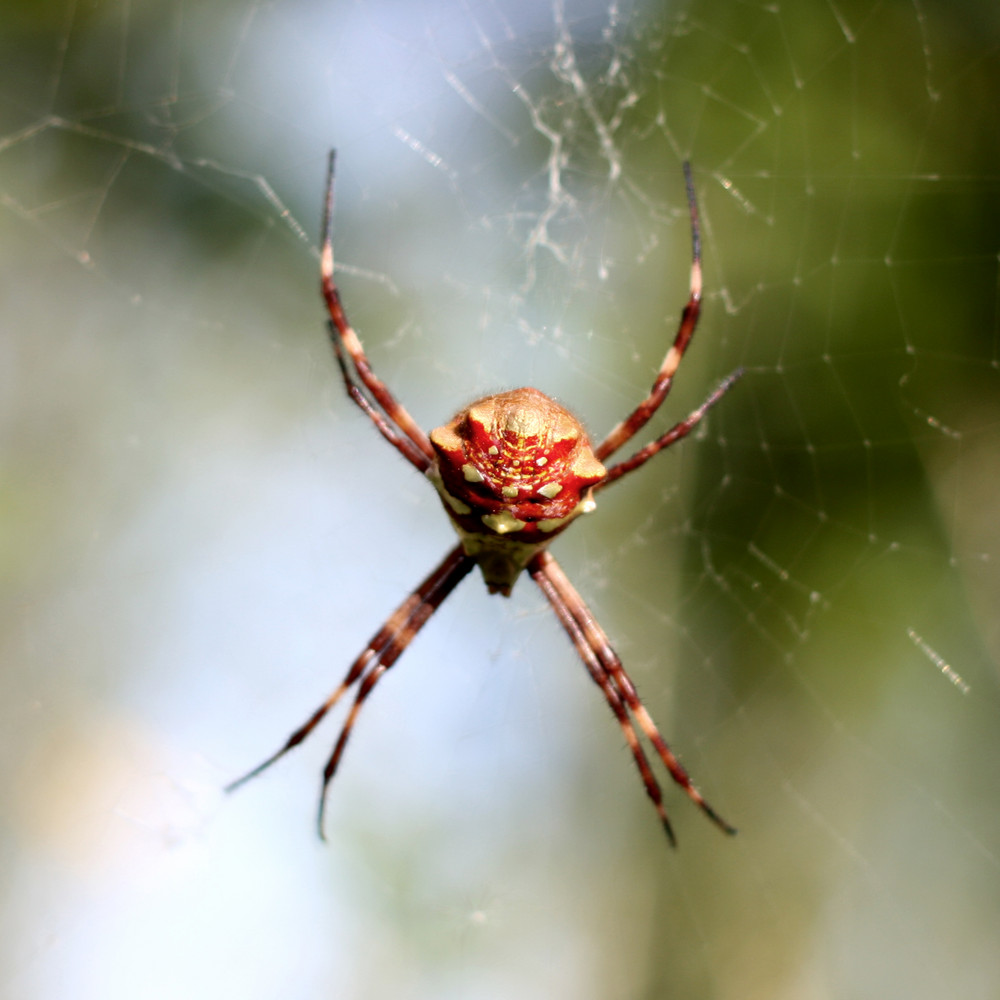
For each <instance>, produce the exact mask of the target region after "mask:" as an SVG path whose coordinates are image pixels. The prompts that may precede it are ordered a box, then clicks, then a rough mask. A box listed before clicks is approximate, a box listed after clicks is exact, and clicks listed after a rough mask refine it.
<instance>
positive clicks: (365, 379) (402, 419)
mask: <svg viewBox="0 0 1000 1000" xmlns="http://www.w3.org/2000/svg"><path fill="white" fill-rule="evenodd" d="M335 162H336V153H335V151H333V150H331V151H330V165H329V170H328V172H327V181H326V198H325V201H324V210H323V234H322V244H321V248H320V276H321V287H322V290H323V299H324V300H325V302H326V308H327V311H328V312H329V314H330V339H331V342H332V343H333V349H334V352H335V353H336V355H337V362H338V364H339V365H340V370H341V372H342V373H343V376H344V381H345V383H346V384H347V391H348V394H349V395H350V397H351V399H353V400H354V402H355V403H357V405H358V406H360V407H361V409H362V410H364V412H365V413H366V414H367V415H368V416H369V417H370V418H371V420H372V421H373V422H374V424H375V426H376V427H377V428H378V429H379V431H381V433H382V434H383V436H384V437H385V438H386V439H387V440H388V441H389V442H390V443H391V444H392V445H393V446H394V447H395V448H396V449H397V450H398V451H399V452H400V453H401V454H402V455H403V457H404V458H406V459H407V460H408V461H409V462H410V463H411V464H412V465H415V466H416V467H417V468H418V469H419V470H420V471H421V472H424V471H426V470H427V468H428V467H429V466H430V464H431V462H432V461H433V460H434V452H433V451H432V450H431V445H430V441H429V440H428V438H427V435H426V434H425V433H424V432H423V431H422V430H421V429H420V427H419V426H418V424H417V423H416V421H415V420H414V419H413V417H411V416H410V414H409V413H408V412H407V410H406V408H405V407H404V406H403V405H402V403H400V402H399V401H398V400H397V399H396V398H395V396H393V394H392V393H391V392H390V391H389V388H388V386H386V384H385V383H384V382H383V381H382V380H381V379H380V378H378V376H376V375H375V373H374V372H373V371H372V369H371V365H370V364H369V361H368V358H367V356H366V355H365V352H364V349H363V348H362V346H361V341H360V340H359V339H358V335H357V333H355V331H354V328H353V327H352V326H351V324H350V323H349V322H348V319H347V314H346V313H345V312H344V307H343V304H342V303H341V301H340V292H339V291H338V289H337V284H336V281H335V280H334V277H333V241H332V237H331V225H332V219H333V177H334V166H335ZM345 352H346V354H347V355H348V356H349V357H350V359H351V363H352V364H353V365H354V370H355V372H356V373H357V376H358V378H359V379H360V381H361V384H362V385H363V386H364V388H365V389H367V390H368V392H369V393H370V394H371V397H372V399H373V400H374V404H373V403H372V402H371V401H370V400H368V399H367V397H365V396H364V393H363V392H362V390H361V388H360V387H359V386H358V385H357V383H355V381H354V380H353V378H352V377H351V374H350V371H349V369H348V367H347V362H346V360H345V358H344V353H345ZM376 404H377V407H380V408H381V409H382V411H383V412H384V414H385V417H387V418H388V421H389V422H390V423H392V424H395V425H396V427H398V428H399V430H400V431H402V433H403V437H400V436H399V435H397V434H396V433H395V432H394V431H392V430H391V428H390V427H389V424H388V423H386V421H385V419H384V418H383V417H382V415H381V414H379V413H378V412H377V409H376Z"/></svg>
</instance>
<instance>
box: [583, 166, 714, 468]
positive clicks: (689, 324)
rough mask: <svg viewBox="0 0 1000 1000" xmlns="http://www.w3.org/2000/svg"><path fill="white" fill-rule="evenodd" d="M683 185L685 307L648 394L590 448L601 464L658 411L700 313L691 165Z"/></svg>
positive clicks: (698, 251) (698, 248)
mask: <svg viewBox="0 0 1000 1000" xmlns="http://www.w3.org/2000/svg"><path fill="white" fill-rule="evenodd" d="M684 186H685V190H686V191H687V202H688V212H689V214H690V217H691V283H690V291H689V293H688V300H687V304H686V305H685V306H684V311H683V312H682V313H681V320H680V324H679V325H678V327H677V334H676V335H675V337H674V342H673V345H672V346H671V348H670V350H669V351H667V354H666V357H664V359H663V363H662V364H661V365H660V370H659V371H658V372H657V373H656V379H655V381H654V382H653V387H652V389H650V391H649V395H648V396H647V397H646V398H645V399H644V400H643V401H642V402H641V403H640V404H639V405H638V406H637V407H636V408H635V409H634V410H633V411H632V413H630V414H629V416H627V417H626V418H625V419H624V420H623V421H622V422H621V423H619V424H618V425H617V426H616V427H614V428H613V429H612V430H611V432H610V433H609V434H608V436H607V437H606V438H605V439H604V440H603V441H602V442H601V443H600V444H599V445H598V446H597V447H596V448H595V449H594V454H595V455H596V456H597V457H598V458H599V459H601V461H603V460H604V459H605V458H607V457H608V456H609V455H611V454H612V453H613V452H616V451H617V450H618V449H619V448H621V446H622V445H623V444H625V442H626V441H628V440H629V439H630V438H632V437H633V436H634V435H635V434H636V433H637V432H638V431H639V430H641V429H642V428H643V427H644V426H645V425H646V422H647V421H648V420H649V418H650V417H652V416H653V414H654V413H656V411H657V410H658V409H659V408H660V404H661V403H662V402H663V401H664V399H666V398H667V393H669V392H670V388H671V386H672V385H673V382H674V375H675V374H676V373H677V368H678V366H679V365H680V363H681V358H683V357H684V352H685V351H686V350H687V348H688V344H690V343H691V338H692V337H693V336H694V331H695V328H696V327H697V325H698V316H699V315H700V314H701V231H700V229H699V226H698V203H697V201H696V200H695V196H694V181H693V180H692V178H691V164H690V163H687V162H686V161H685V163H684Z"/></svg>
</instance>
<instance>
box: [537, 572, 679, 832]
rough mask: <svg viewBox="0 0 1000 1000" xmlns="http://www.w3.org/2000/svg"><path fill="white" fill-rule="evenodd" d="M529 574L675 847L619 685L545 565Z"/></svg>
mask: <svg viewBox="0 0 1000 1000" xmlns="http://www.w3.org/2000/svg"><path fill="white" fill-rule="evenodd" d="M550 558H551V557H550ZM539 562H540V560H539ZM528 572H529V573H530V574H531V577H532V579H533V580H534V581H535V583H537V584H538V586H539V589H540V590H541V591H542V593H543V594H544V595H545V596H546V597H547V598H548V601H549V604H551V605H552V609H553V610H554V611H555V613H556V617H557V618H558V619H559V621H560V623H561V624H562V627H563V628H564V629H565V630H566V632H567V633H568V634H569V637H570V640H571V641H572V643H573V645H574V646H575V647H576V651H577V653H579V654H580V659H581V660H583V664H584V666H585V667H586V668H587V671H588V672H589V673H590V676H591V679H592V680H593V681H594V683H595V684H596V685H597V686H598V687H599V688H600V689H601V692H602V693H603V695H604V697H605V699H606V700H607V702H608V705H609V706H610V707H611V711H612V712H614V714H615V718H616V719H617V720H618V725H619V726H621V729H622V733H623V734H624V736H625V742H626V743H627V744H628V747H629V749H630V750H631V751H632V757H633V758H634V759H635V763H636V766H637V767H638V768H639V774H640V775H641V776H642V783H643V785H645V787H646V794H647V795H648V796H649V797H650V799H652V802H653V807H654V808H655V809H656V813H657V815H658V816H659V817H660V822H661V823H662V824H663V829H664V831H665V832H666V834H667V839H668V840H669V841H670V843H671V845H672V846H674V847H676V846H677V838H676V837H675V836H674V830H673V827H672V826H671V825H670V819H669V817H668V816H667V810H666V807H665V806H664V805H663V792H662V791H661V790H660V785H659V782H657V780H656V776H655V775H654V774H653V769H652V768H651V767H650V766H649V759H648V758H647V757H646V754H645V752H644V751H643V749H642V744H641V743H640V742H639V737H638V735H637V734H636V731H635V726H633V725H632V720H631V719H630V718H629V715H628V711H627V710H626V708H625V705H624V704H623V703H622V699H621V697H620V695H619V692H618V688H617V685H616V684H615V682H614V681H613V680H612V679H611V676H610V675H609V674H608V672H607V671H606V670H605V669H604V665H603V664H602V663H601V661H600V659H599V658H598V656H597V654H596V653H595V652H594V650H593V649H592V648H591V646H590V645H589V643H588V642H587V638H586V636H585V635H584V633H583V629H581V628H580V625H579V623H578V622H577V620H576V619H575V618H574V617H573V612H572V611H571V610H570V609H569V607H568V606H567V605H566V602H565V601H563V599H562V598H561V597H560V595H559V592H558V591H557V590H556V588H555V586H554V585H553V583H552V581H551V580H550V579H549V577H548V575H547V574H546V571H545V568H544V566H542V565H536V564H535V563H532V564H531V565H530V566H529V567H528Z"/></svg>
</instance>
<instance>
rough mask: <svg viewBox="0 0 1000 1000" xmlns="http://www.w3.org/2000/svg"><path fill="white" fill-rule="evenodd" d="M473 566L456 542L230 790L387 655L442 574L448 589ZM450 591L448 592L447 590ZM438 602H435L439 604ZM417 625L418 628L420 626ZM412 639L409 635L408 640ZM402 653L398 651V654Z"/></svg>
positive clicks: (304, 732)
mask: <svg viewBox="0 0 1000 1000" xmlns="http://www.w3.org/2000/svg"><path fill="white" fill-rule="evenodd" d="M471 567H472V561H471V560H470V559H469V557H468V556H466V555H465V553H464V552H463V551H462V548H461V546H460V545H459V546H456V547H455V548H454V549H452V551H451V552H449V553H448V555H447V556H446V557H445V559H444V561H443V562H442V563H441V564H440V565H439V566H438V567H437V568H436V569H435V570H434V571H433V572H432V573H431V574H430V576H428V577H427V579H426V580H424V581H423V583H421V584H420V586H419V587H418V588H417V589H416V590H414V591H413V593H412V594H410V596H409V597H407V598H406V600H405V601H403V603H402V604H401V605H400V606H399V607H398V608H397V609H396V610H395V611H394V612H393V613H392V614H391V615H390V616H389V618H388V619H387V620H386V623H385V624H384V625H383V626H382V628H380V629H379V630H378V632H376V633H375V635H373V636H372V638H371V641H370V642H369V643H368V645H367V646H366V647H365V648H364V650H363V652H362V653H361V655H360V656H359V657H358V658H357V659H356V660H355V661H354V662H353V663H352V664H351V666H350V669H349V670H348V671H347V674H346V675H345V677H344V679H343V680H342V681H341V682H340V685H339V686H338V687H337V689H336V690H335V691H334V692H333V694H331V695H330V697H329V698H327V699H326V701H324V702H323V704H322V705H320V706H319V708H317V709H316V711H315V712H313V714H312V715H311V716H310V717H309V718H308V719H307V720H306V722H305V723H303V725H301V726H300V727H299V728H298V729H296V730H295V732H294V733H292V735H291V736H289V737H288V739H287V740H286V741H285V743H284V745H283V746H282V747H281V748H280V749H279V750H278V751H277V752H275V753H273V754H272V755H271V756H270V757H268V758H267V759H266V760H265V761H263V762H262V763H260V764H258V765H257V766H256V767H255V768H253V770H251V771H248V772H247V773H246V774H244V775H243V776H242V777H240V778H237V779H236V780H235V781H233V782H230V783H229V784H228V785H226V789H225V790H226V791H227V792H233V791H235V790H236V789H237V788H239V787H240V786H241V785H245V784H246V783H247V782H248V781H250V779H251V778H255V777H257V775H258V774H260V773H261V772H262V771H266V770H267V769H268V768H269V767H270V766H271V765H272V764H274V763H276V762H277V761H278V760H280V759H281V758H282V757H284V756H285V754H286V753H288V751H289V750H292V749H293V748H294V747H297V746H298V745H299V744H300V743H301V742H302V741H303V740H304V739H305V738H306V737H307V736H308V735H309V734H310V733H311V732H312V731H313V730H314V729H315V728H316V727H317V726H318V725H319V724H320V722H321V721H322V720H323V718H324V716H325V715H326V714H327V712H329V711H330V709H331V708H333V707H334V705H336V704H337V702H338V701H339V700H340V699H341V697H342V696H343V695H344V692H345V691H347V689H348V688H350V687H351V686H352V685H353V684H354V683H355V682H356V681H357V680H358V678H359V677H361V676H362V674H363V673H364V672H365V671H366V670H367V669H368V668H369V666H370V665H371V663H372V662H373V661H376V662H378V661H379V660H380V658H381V657H382V656H384V655H385V654H386V653H387V652H388V649H389V647H390V646H391V644H392V642H393V640H395V639H397V638H398V636H399V635H400V634H401V633H405V632H406V630H407V628H408V627H409V626H410V624H411V622H412V620H413V618H414V616H415V615H416V614H417V613H418V612H419V610H420V608H421V606H422V605H423V604H424V603H425V602H426V601H427V600H429V599H433V597H434V594H435V593H436V590H437V588H439V587H440V586H441V581H442V578H444V579H445V580H447V579H448V578H449V574H453V575H454V579H453V580H452V582H451V584H450V587H449V588H448V589H449V590H450V589H451V587H454V585H455V584H456V583H457V582H458V581H459V580H460V579H461V578H462V577H463V576H464V575H465V574H466V573H468V571H469V569H471ZM446 593H447V592H446ZM443 599H444V598H443V597H441V598H440V599H439V600H438V601H437V603H438V604H440V602H441V600H443ZM436 606H437V605H435V607H436ZM426 619H427V616H426V615H425V616H424V618H423V620H422V621H421V622H420V625H422V624H423V622H424V621H426ZM420 625H418V626H417V628H419V627H420ZM415 632H416V629H413V630H412V632H411V633H410V636H409V638H410V639H412V637H413V635H414V634H415ZM407 641H409V639H408V640H407ZM396 655H397V656H398V655H399V654H398V653H397V654H396Z"/></svg>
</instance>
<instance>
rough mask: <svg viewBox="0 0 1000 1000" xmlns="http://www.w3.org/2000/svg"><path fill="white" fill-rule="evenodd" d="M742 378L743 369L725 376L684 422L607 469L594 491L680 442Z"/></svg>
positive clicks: (679, 422)
mask: <svg viewBox="0 0 1000 1000" xmlns="http://www.w3.org/2000/svg"><path fill="white" fill-rule="evenodd" d="M742 377H743V369H742V368H737V369H736V371H734V372H732V373H731V374H730V375H727V376H726V377H725V378H724V379H723V380H722V381H721V382H720V383H719V384H718V385H717V386H716V387H715V389H714V390H713V391H712V392H711V394H710V395H709V396H708V398H707V399H706V400H705V401H704V402H703V403H702V404H701V406H699V407H698V409H696V410H692V411H691V413H689V414H688V416H687V417H686V418H685V419H684V420H680V421H678V422H677V423H676V424H674V426H673V427H671V428H670V430H668V431H667V432H666V433H665V434H661V435H660V437H658V438H657V439H656V440H655V441H650V442H649V444H647V445H646V446H645V447H643V448H640V449H639V450H638V451H637V452H636V453H635V454H634V455H632V456H631V457H630V458H626V459H625V460H624V461H623V462H617V463H615V464H614V465H611V466H609V467H608V470H607V475H606V476H605V477H604V478H603V479H602V480H601V481H600V482H599V483H598V484H597V485H596V486H595V487H594V491H595V492H596V491H597V490H603V489H604V487H605V486H607V485H609V484H610V483H613V482H614V481H615V480H616V479H620V478H621V477H622V476H624V475H625V473H626V472H631V471H632V470H633V469H638V468H639V466H640V465H645V464H646V462H648V461H649V460H650V459H651V458H652V457H653V456H654V455H655V454H656V453H657V452H660V451H663V449H664V448H669V447H670V446H671V445H672V444H675V443H676V442H677V441H680V439H681V438H684V437H687V436H688V434H690V433H691V431H693V430H694V429H695V427H697V426H698V424H699V423H701V419H702V417H704V416H705V414H706V413H707V412H708V411H709V410H710V409H711V408H712V407H713V406H715V404H716V403H717V402H718V401H719V400H720V399H722V397H723V396H724V395H725V394H726V393H727V392H729V390H730V389H732V387H733V386H734V385H735V384H736V382H737V381H739V379H741V378H742Z"/></svg>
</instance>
